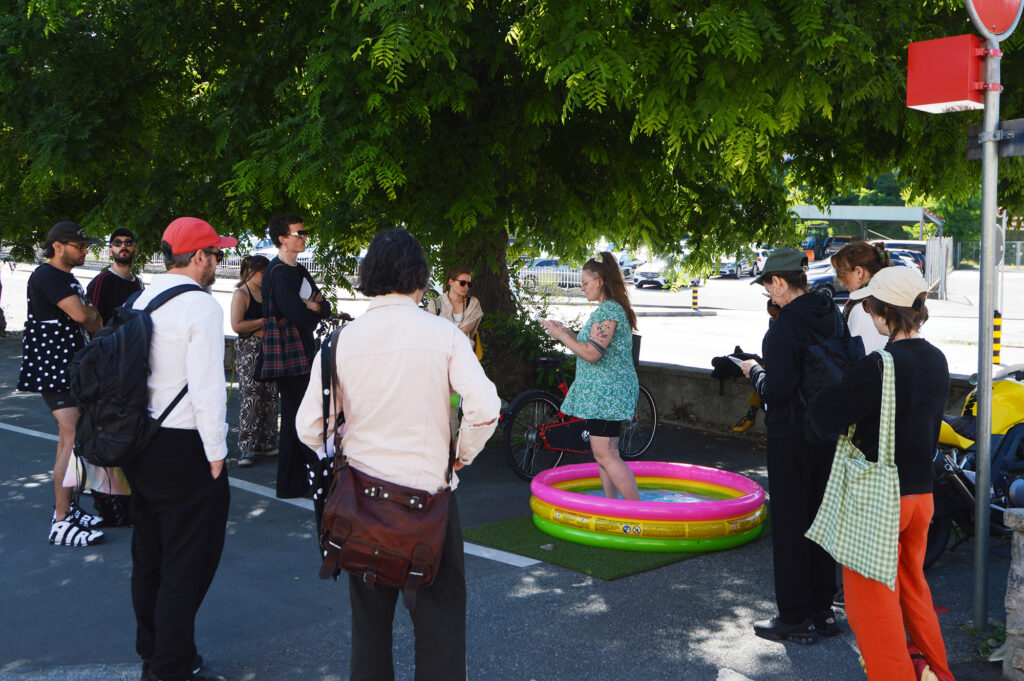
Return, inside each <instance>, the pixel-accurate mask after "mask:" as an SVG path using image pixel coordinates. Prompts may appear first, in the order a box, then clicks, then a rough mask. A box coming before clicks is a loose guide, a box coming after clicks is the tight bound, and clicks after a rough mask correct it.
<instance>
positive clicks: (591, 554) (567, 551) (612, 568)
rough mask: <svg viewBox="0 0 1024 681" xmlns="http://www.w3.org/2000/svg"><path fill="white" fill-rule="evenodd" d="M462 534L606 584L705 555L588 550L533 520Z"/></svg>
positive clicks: (481, 528)
mask: <svg viewBox="0 0 1024 681" xmlns="http://www.w3.org/2000/svg"><path fill="white" fill-rule="evenodd" d="M768 530H769V528H768V527H767V523H766V525H765V528H764V530H763V531H762V532H761V535H760V536H759V537H758V539H760V538H761V537H765V536H767V535H768V534H769V532H768ZM462 534H463V536H464V537H465V538H466V539H469V540H471V541H474V542H477V543H478V544H485V545H487V546H493V547H494V548H498V549H502V550H503V551H509V552H511V553H517V554H519V555H521V556H527V557H529V558H535V559H537V560H541V561H544V562H545V563H551V564H552V565H558V566H559V567H564V568H567V569H569V570H574V571H576V572H582V573H583V574H585V575H590V576H591V577H597V578H598V579H603V580H605V581H611V580H614V579H620V578H622V577H628V576H630V575H635V574H639V573H641V572H647V571H648V570H654V569H656V568H660V567H662V566H665V565H671V564H672V563H678V562H679V561H683V560H686V559H688V558H695V557H697V556H702V555H704V553H705V552H700V553H689V552H675V553H648V552H644V551H619V550H616V549H605V548H597V547H595V546H585V545H583V544H576V543H573V542H569V541H565V540H564V539H558V538H556V537H552V536H551V535H549V534H545V533H543V532H541V531H540V530H538V529H537V527H536V526H535V525H534V524H533V520H532V519H531V518H530V517H525V518H515V519H513V520H503V521H500V522H497V523H490V524H488V525H478V526H476V527H469V528H466V529H464V530H463V531H462ZM754 541H758V540H757V539H755V540H754Z"/></svg>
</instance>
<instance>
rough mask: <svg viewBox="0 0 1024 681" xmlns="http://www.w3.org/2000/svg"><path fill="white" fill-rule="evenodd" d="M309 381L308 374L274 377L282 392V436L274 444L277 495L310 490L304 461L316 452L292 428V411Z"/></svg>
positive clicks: (313, 457)
mask: <svg viewBox="0 0 1024 681" xmlns="http://www.w3.org/2000/svg"><path fill="white" fill-rule="evenodd" d="M308 384H309V374H303V375H302V376H288V377H286V378H279V379H277V390H278V392H279V393H280V394H281V440H280V443H279V444H278V446H277V498H278V499H295V498H297V497H304V496H306V494H307V493H309V486H310V481H309V471H308V469H307V468H306V465H307V464H308V463H310V462H312V461H315V460H316V453H315V452H313V450H311V449H310V448H309V447H307V446H306V445H304V444H302V441H301V440H299V436H298V434H297V433H296V432H295V415H296V414H298V413H299V405H300V404H302V396H303V395H305V394H306V386H307V385H308Z"/></svg>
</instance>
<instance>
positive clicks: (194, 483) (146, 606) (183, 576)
mask: <svg viewBox="0 0 1024 681" xmlns="http://www.w3.org/2000/svg"><path fill="white" fill-rule="evenodd" d="M124 472H125V475H126V476H127V477H128V482H129V483H131V486H132V495H131V503H132V506H131V509H132V510H131V513H132V520H133V521H134V522H135V530H134V534H133V535H132V606H133V607H134V608H135V619H136V622H137V631H136V639H135V649H136V651H137V652H138V653H139V656H140V657H142V659H143V661H144V662H148V663H149V669H150V671H151V672H152V673H153V674H154V675H155V677H156V678H158V679H160V681H183V680H185V679H190V678H192V663H193V661H194V660H195V657H196V646H195V619H196V613H197V612H198V611H199V606H200V605H201V604H202V602H203V598H204V597H205V596H206V591H207V589H209V587H210V583H211V582H212V581H213V576H214V574H215V573H216V571H217V565H218V564H219V563H220V556H221V552H222V551H223V549H224V533H225V528H226V527H227V520H228V504H229V500H230V493H229V492H228V475H227V473H228V472H227V469H226V468H225V469H224V470H223V471H222V472H221V474H220V477H218V478H217V479H216V480H214V479H213V478H212V477H211V476H210V463H209V461H207V459H206V454H205V452H204V450H203V443H202V440H201V439H200V438H199V432H198V431H195V430H179V429H172V428H161V429H160V431H159V432H158V433H157V435H156V436H155V437H154V438H153V440H152V442H150V443H149V446H147V447H146V449H144V450H143V451H142V452H140V453H139V455H138V457H136V459H135V460H134V461H132V463H131V464H129V465H128V466H125V467H124Z"/></svg>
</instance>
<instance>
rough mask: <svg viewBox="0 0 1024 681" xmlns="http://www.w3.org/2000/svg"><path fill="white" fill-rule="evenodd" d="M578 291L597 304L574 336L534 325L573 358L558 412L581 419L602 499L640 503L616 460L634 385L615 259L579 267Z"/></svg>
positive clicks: (629, 322) (628, 322) (546, 323)
mask: <svg viewBox="0 0 1024 681" xmlns="http://www.w3.org/2000/svg"><path fill="white" fill-rule="evenodd" d="M580 281H581V288H582V289H583V293H584V295H586V297H587V300H588V301H590V302H597V303H600V304H599V305H598V307H597V309H596V310H594V313H593V314H591V315H590V319H588V320H587V323H586V324H585V325H584V327H583V329H582V330H581V331H580V332H579V334H574V333H573V332H572V331H571V330H570V329H568V328H566V326H565V325H564V324H562V323H561V322H557V321H554V320H551V319H540V320H539V323H540V324H541V326H543V327H544V330H545V331H547V332H548V335H550V336H551V337H552V338H554V339H555V340H557V341H559V342H560V343H562V344H563V345H564V346H565V347H567V348H569V350H570V351H571V352H572V353H573V354H574V355H576V356H577V357H579V358H580V359H581V360H583V361H582V362H577V363H576V380H575V381H573V384H572V387H570V388H569V393H568V394H567V395H566V396H565V400H563V401H562V406H561V409H562V412H563V413H565V414H570V415H572V416H577V417H579V418H584V419H587V429H588V430H589V431H590V447H591V449H592V450H593V452H594V459H595V460H596V461H597V464H598V466H599V467H600V473H601V485H602V487H603V488H604V495H605V496H606V497H608V498H610V499H615V498H617V497H618V496H619V495H620V494H621V495H622V498H623V499H629V500H631V501H639V500H640V490H639V489H638V488H637V485H636V478H635V477H634V476H633V471H631V470H630V469H629V466H627V465H626V464H625V462H624V461H623V460H622V457H620V456H619V431H620V429H621V426H622V421H624V420H625V419H631V418H633V412H634V411H636V400H637V397H638V396H639V393H640V384H639V381H638V379H637V376H636V368H635V367H634V366H633V329H635V328H636V313H634V312H633V308H632V306H630V304H629V294H628V293H626V282H625V280H624V279H623V278H622V270H620V269H619V264H618V262H617V261H616V260H615V257H614V256H613V255H612V254H611V253H609V252H607V251H605V252H603V253H601V254H600V255H599V256H597V257H596V258H591V259H590V260H588V261H587V262H586V264H584V265H583V271H582V272H581V273H580Z"/></svg>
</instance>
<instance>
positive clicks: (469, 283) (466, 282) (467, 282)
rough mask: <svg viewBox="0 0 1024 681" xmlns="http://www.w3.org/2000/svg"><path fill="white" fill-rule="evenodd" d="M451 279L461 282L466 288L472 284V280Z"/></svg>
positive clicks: (457, 282)
mask: <svg viewBox="0 0 1024 681" xmlns="http://www.w3.org/2000/svg"><path fill="white" fill-rule="evenodd" d="M452 281H454V282H455V283H456V284H461V285H462V286H465V287H466V288H470V287H471V286H472V285H473V282H471V281H469V280H468V279H453V280H452Z"/></svg>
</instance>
